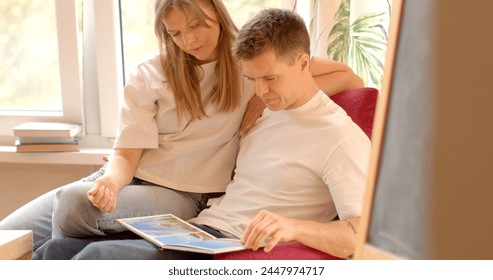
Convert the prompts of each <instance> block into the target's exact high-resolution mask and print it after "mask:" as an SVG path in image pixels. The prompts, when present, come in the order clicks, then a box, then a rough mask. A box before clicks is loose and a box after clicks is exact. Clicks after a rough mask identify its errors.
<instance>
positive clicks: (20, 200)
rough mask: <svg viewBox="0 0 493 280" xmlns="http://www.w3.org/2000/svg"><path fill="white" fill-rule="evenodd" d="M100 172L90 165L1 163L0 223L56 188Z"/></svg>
mask: <svg viewBox="0 0 493 280" xmlns="http://www.w3.org/2000/svg"><path fill="white" fill-rule="evenodd" d="M97 169H99V166H92V165H67V164H65V165H61V164H23V163H0V219H3V218H5V217H6V216H7V215H8V214H9V213H11V212H12V211H14V210H15V209H17V208H18V207H20V206H22V205H23V204H25V203H26V202H29V201H31V200H32V199H34V198H36V197H37V196H39V195H41V194H43V193H45V192H47V191H49V190H51V189H53V188H56V187H58V186H62V185H64V184H67V183H70V182H72V181H74V180H77V179H79V178H82V177H85V176H87V175H89V174H91V173H92V172H94V171H96V170H97Z"/></svg>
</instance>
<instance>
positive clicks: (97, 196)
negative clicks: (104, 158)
mask: <svg viewBox="0 0 493 280" xmlns="http://www.w3.org/2000/svg"><path fill="white" fill-rule="evenodd" d="M118 191H119V188H118V186H116V184H114V183H113V182H111V180H110V179H109V178H107V177H105V176H103V177H101V178H99V179H98V180H96V181H95V182H94V184H93V186H92V188H91V189H90V190H89V191H88V192H87V198H88V199H89V201H91V203H92V205H94V207H96V208H99V209H100V210H101V211H102V212H113V211H114V210H115V208H116V197H117V194H118Z"/></svg>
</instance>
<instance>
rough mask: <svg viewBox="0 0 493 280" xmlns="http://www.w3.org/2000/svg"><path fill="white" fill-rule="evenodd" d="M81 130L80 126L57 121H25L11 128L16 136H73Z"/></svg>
mask: <svg viewBox="0 0 493 280" xmlns="http://www.w3.org/2000/svg"><path fill="white" fill-rule="evenodd" d="M81 130H82V126H81V125H78V124H71V123H59V122H25V123H22V124H20V125H17V126H15V127H14V128H13V131H14V136H17V137H31V140H33V138H34V137H39V138H41V137H63V138H67V137H75V136H76V135H77V134H79V132H80V131H81Z"/></svg>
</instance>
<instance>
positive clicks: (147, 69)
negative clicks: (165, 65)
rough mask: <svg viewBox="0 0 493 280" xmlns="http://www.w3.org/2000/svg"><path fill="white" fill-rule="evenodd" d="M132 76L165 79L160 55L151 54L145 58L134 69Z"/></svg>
mask: <svg viewBox="0 0 493 280" xmlns="http://www.w3.org/2000/svg"><path fill="white" fill-rule="evenodd" d="M130 75H131V76H143V77H145V78H146V79H160V80H162V79H164V75H163V73H162V67H161V61H160V56H159V54H151V55H148V56H147V57H145V58H144V59H143V60H142V61H141V62H140V63H139V64H137V65H136V66H135V67H134V69H133V71H132V73H131V74H130Z"/></svg>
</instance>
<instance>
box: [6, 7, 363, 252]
mask: <svg viewBox="0 0 493 280" xmlns="http://www.w3.org/2000/svg"><path fill="white" fill-rule="evenodd" d="M155 7H156V10H155V11H156V19H155V31H156V35H157V37H158V39H159V42H160V44H159V45H160V54H159V56H157V57H155V58H153V59H150V60H148V61H145V62H144V63H142V64H140V65H139V66H138V67H137V69H136V71H135V72H134V73H133V74H132V75H131V77H130V79H129V81H128V84H127V85H126V86H125V91H124V93H125V94H124V101H123V105H122V108H121V111H120V117H119V129H118V134H117V138H116V140H115V144H114V148H115V151H114V153H113V155H112V156H111V157H110V159H109V161H108V163H107V164H106V165H105V167H104V168H103V170H101V172H100V173H98V174H96V175H95V176H94V177H91V178H89V179H83V180H81V181H77V182H74V183H72V184H69V185H66V186H63V187H61V188H59V189H57V190H55V191H52V192H50V193H47V194H45V195H44V196H42V197H40V198H38V199H37V200H35V201H33V202H31V203H29V204H28V205H26V206H24V207H23V208H21V209H19V210H18V211H16V212H15V213H13V214H12V215H10V216H9V217H7V218H6V219H5V220H3V221H2V222H0V229H33V230H34V237H35V240H34V241H35V248H37V247H39V246H40V245H41V244H42V243H43V242H44V241H46V240H47V239H49V238H51V236H52V233H53V237H65V236H75V237H77V236H104V235H108V234H110V233H116V232H121V231H123V228H122V227H121V226H119V225H118V224H117V223H116V222H115V218H122V217H132V216H143V215H154V214H162V213H173V214H175V215H177V216H179V217H181V218H183V219H189V218H191V217H194V216H195V215H197V213H198V212H199V211H200V210H201V209H202V207H203V205H204V201H203V199H202V194H207V193H215V192H222V191H224V188H225V187H226V185H227V183H228V182H229V181H230V179H231V174H232V171H233V168H234V164H235V158H236V154H237V149H238V139H239V127H240V123H241V120H242V118H243V115H244V114H245V110H246V108H247V104H248V101H249V100H250V99H251V98H252V96H254V90H253V89H250V88H247V87H246V84H245V85H244V84H243V79H242V78H241V76H240V71H239V69H238V65H237V64H236V62H235V60H234V58H233V55H232V51H231V46H232V42H233V40H234V38H235V36H236V33H237V31H238V30H237V28H236V27H235V25H234V23H233V21H232V19H231V17H230V16H229V14H228V13H227V11H226V8H225V7H224V5H223V3H222V2H221V1H220V0H198V1H192V0H157V1H156V6H155ZM311 72H312V75H313V76H314V77H315V79H316V81H317V83H318V84H319V86H320V87H321V88H322V89H323V90H325V89H329V88H330V89H331V90H332V91H330V92H329V91H326V93H327V94H329V95H330V94H334V93H336V92H339V91H342V90H346V89H352V88H358V87H361V86H362V83H361V79H360V78H359V77H357V76H355V75H354V74H353V73H352V71H351V70H350V69H349V68H348V67H347V66H345V65H342V64H339V63H335V62H330V61H323V60H312V69H311ZM329 85H330V87H329ZM334 85H338V86H334ZM250 103H253V104H254V106H252V107H253V109H252V111H251V112H252V113H250V114H247V115H249V117H247V116H245V119H246V121H244V124H243V125H244V127H246V128H248V127H249V126H250V124H251V123H254V120H255V119H256V117H258V115H259V113H260V112H261V111H262V110H263V105H260V102H255V98H253V99H252V102H250ZM93 180H95V181H94V182H91V181H93ZM117 199H118V203H117ZM52 204H53V205H52ZM34 211H40V212H34ZM52 213H53V215H52ZM51 219H52V221H53V222H52V223H51ZM51 225H52V227H53V228H52V229H51Z"/></svg>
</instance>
